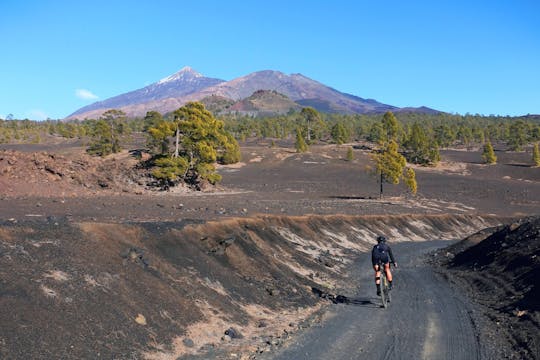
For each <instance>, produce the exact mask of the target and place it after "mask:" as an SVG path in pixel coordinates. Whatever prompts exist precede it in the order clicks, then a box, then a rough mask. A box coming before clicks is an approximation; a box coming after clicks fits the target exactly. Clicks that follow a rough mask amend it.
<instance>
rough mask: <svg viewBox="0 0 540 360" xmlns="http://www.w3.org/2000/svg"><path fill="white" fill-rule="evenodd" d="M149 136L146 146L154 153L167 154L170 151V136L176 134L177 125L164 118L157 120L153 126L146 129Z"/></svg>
mask: <svg viewBox="0 0 540 360" xmlns="http://www.w3.org/2000/svg"><path fill="white" fill-rule="evenodd" d="M146 131H147V134H148V137H147V140H146V146H147V147H148V149H149V150H150V152H151V153H153V154H158V155H166V154H168V153H169V146H170V141H169V139H170V137H171V136H173V135H174V131H175V126H174V124H173V123H172V122H170V121H165V120H164V119H159V120H156V121H155V122H154V123H153V126H151V127H149V128H148V129H146Z"/></svg>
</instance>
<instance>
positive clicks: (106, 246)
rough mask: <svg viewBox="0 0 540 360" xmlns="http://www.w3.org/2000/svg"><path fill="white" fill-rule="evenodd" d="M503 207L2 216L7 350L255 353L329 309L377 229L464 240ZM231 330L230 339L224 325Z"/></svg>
mask: <svg viewBox="0 0 540 360" xmlns="http://www.w3.org/2000/svg"><path fill="white" fill-rule="evenodd" d="M500 222H501V221H500V219H498V218H496V217H482V216H473V215H442V216H414V215H396V216H309V217H308V216H306V217H279V216H267V217H259V218H252V219H227V220H221V221H216V222H205V223H203V222H199V221H185V222H182V223H172V222H171V223H158V222H148V223H122V224H119V223H91V222H85V223H71V222H68V221H66V220H62V219H49V221H46V222H24V223H16V224H14V223H4V224H2V225H1V226H0V261H1V263H2V266H1V268H0V279H1V290H0V291H1V293H0V305H1V306H0V322H1V323H2V327H1V328H0V355H2V356H1V357H2V358H10V359H23V358H24V359H26V358H34V359H45V358H65V359H78V358H115V359H139V358H148V359H177V358H188V357H190V356H202V357H203V358H204V357H205V356H206V357H208V356H210V358H218V357H219V356H221V355H222V354H228V355H227V356H229V355H230V354H231V353H232V354H236V356H237V357H238V358H242V357H244V358H249V357H250V356H251V355H252V354H254V353H257V352H260V351H267V350H269V348H271V346H273V345H277V343H279V342H280V341H282V339H284V338H287V337H289V336H291V335H292V334H294V333H295V332H297V331H298V330H299V329H301V328H302V327H305V326H308V323H307V322H308V320H307V319H310V318H313V317H314V316H318V315H321V314H324V312H323V311H321V308H322V307H323V306H324V305H325V304H327V302H326V301H324V300H322V299H321V298H320V297H319V296H317V294H314V293H313V291H312V289H313V288H317V289H320V290H321V291H324V292H326V293H330V294H337V293H339V292H340V291H342V290H346V287H347V286H348V285H347V281H346V280H347V276H348V273H349V270H350V269H349V265H350V264H351V263H352V261H353V260H354V258H355V256H357V254H358V253H359V252H363V251H367V250H369V249H370V248H371V246H372V244H373V242H374V238H375V237H376V235H378V234H380V233H384V234H387V235H388V236H389V237H390V238H391V241H392V242H401V241H424V240H428V239H429V240H433V239H458V238H464V237H466V236H467V235H470V234H472V233H474V232H475V231H477V230H479V229H482V228H486V227H490V226H493V225H496V224H499V223H500ZM225 332H227V334H228V335H226V334H225Z"/></svg>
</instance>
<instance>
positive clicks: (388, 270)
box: [384, 263, 392, 282]
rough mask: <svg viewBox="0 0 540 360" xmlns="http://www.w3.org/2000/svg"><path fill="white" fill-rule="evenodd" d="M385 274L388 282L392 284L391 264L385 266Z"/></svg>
mask: <svg viewBox="0 0 540 360" xmlns="http://www.w3.org/2000/svg"><path fill="white" fill-rule="evenodd" d="M384 272H385V273H386V277H387V278H388V281H390V282H392V272H391V271H390V263H386V264H384Z"/></svg>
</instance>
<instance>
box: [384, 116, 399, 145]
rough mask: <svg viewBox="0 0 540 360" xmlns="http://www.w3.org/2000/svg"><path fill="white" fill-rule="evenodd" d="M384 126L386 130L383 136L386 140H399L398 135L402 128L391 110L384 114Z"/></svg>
mask: <svg viewBox="0 0 540 360" xmlns="http://www.w3.org/2000/svg"><path fill="white" fill-rule="evenodd" d="M382 128H383V130H384V132H383V136H384V140H385V141H390V140H393V141H396V142H397V141H398V135H399V132H400V129H401V125H400V124H399V122H398V120H397V118H396V116H395V115H394V114H393V113H392V112H391V111H387V112H386V113H384V115H383V119H382Z"/></svg>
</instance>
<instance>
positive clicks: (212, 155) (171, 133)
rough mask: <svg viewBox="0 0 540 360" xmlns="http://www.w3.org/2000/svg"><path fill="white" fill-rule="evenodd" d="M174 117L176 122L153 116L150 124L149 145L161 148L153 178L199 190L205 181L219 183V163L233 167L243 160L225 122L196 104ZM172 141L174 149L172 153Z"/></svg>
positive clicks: (187, 106) (183, 108) (186, 107)
mask: <svg viewBox="0 0 540 360" xmlns="http://www.w3.org/2000/svg"><path fill="white" fill-rule="evenodd" d="M173 116H174V121H167V120H163V119H160V118H159V117H157V116H156V115H155V114H154V115H153V116H152V120H155V121H152V122H148V124H149V127H148V130H147V131H148V134H149V136H150V139H151V141H149V145H154V146H156V145H157V147H158V148H160V151H159V153H158V154H156V155H155V156H154V158H153V159H154V165H155V168H154V170H153V172H152V174H153V176H154V177H155V178H157V179H158V180H161V181H162V183H163V184H164V185H167V186H170V185H175V184H176V183H178V182H180V181H185V182H187V183H188V184H189V185H191V186H194V187H195V188H198V189H200V188H201V185H202V182H203V181H207V182H209V183H211V184H215V183H216V182H218V181H220V180H221V176H220V175H219V174H217V173H216V168H215V165H214V164H215V163H216V161H218V162H221V163H225V164H232V163H235V162H238V161H239V160H240V147H239V146H238V143H237V141H236V140H235V139H234V137H233V136H232V134H230V133H228V132H227V131H225V129H224V127H225V126H224V123H223V121H221V120H218V119H216V118H214V116H213V115H212V113H210V112H209V111H208V110H206V109H205V107H204V105H203V104H201V103H197V102H190V103H187V104H186V105H185V106H183V107H181V108H179V109H178V110H176V111H175V112H174V113H173ZM171 138H172V139H173V143H174V146H171V148H170V149H169V144H170V139H171Z"/></svg>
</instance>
